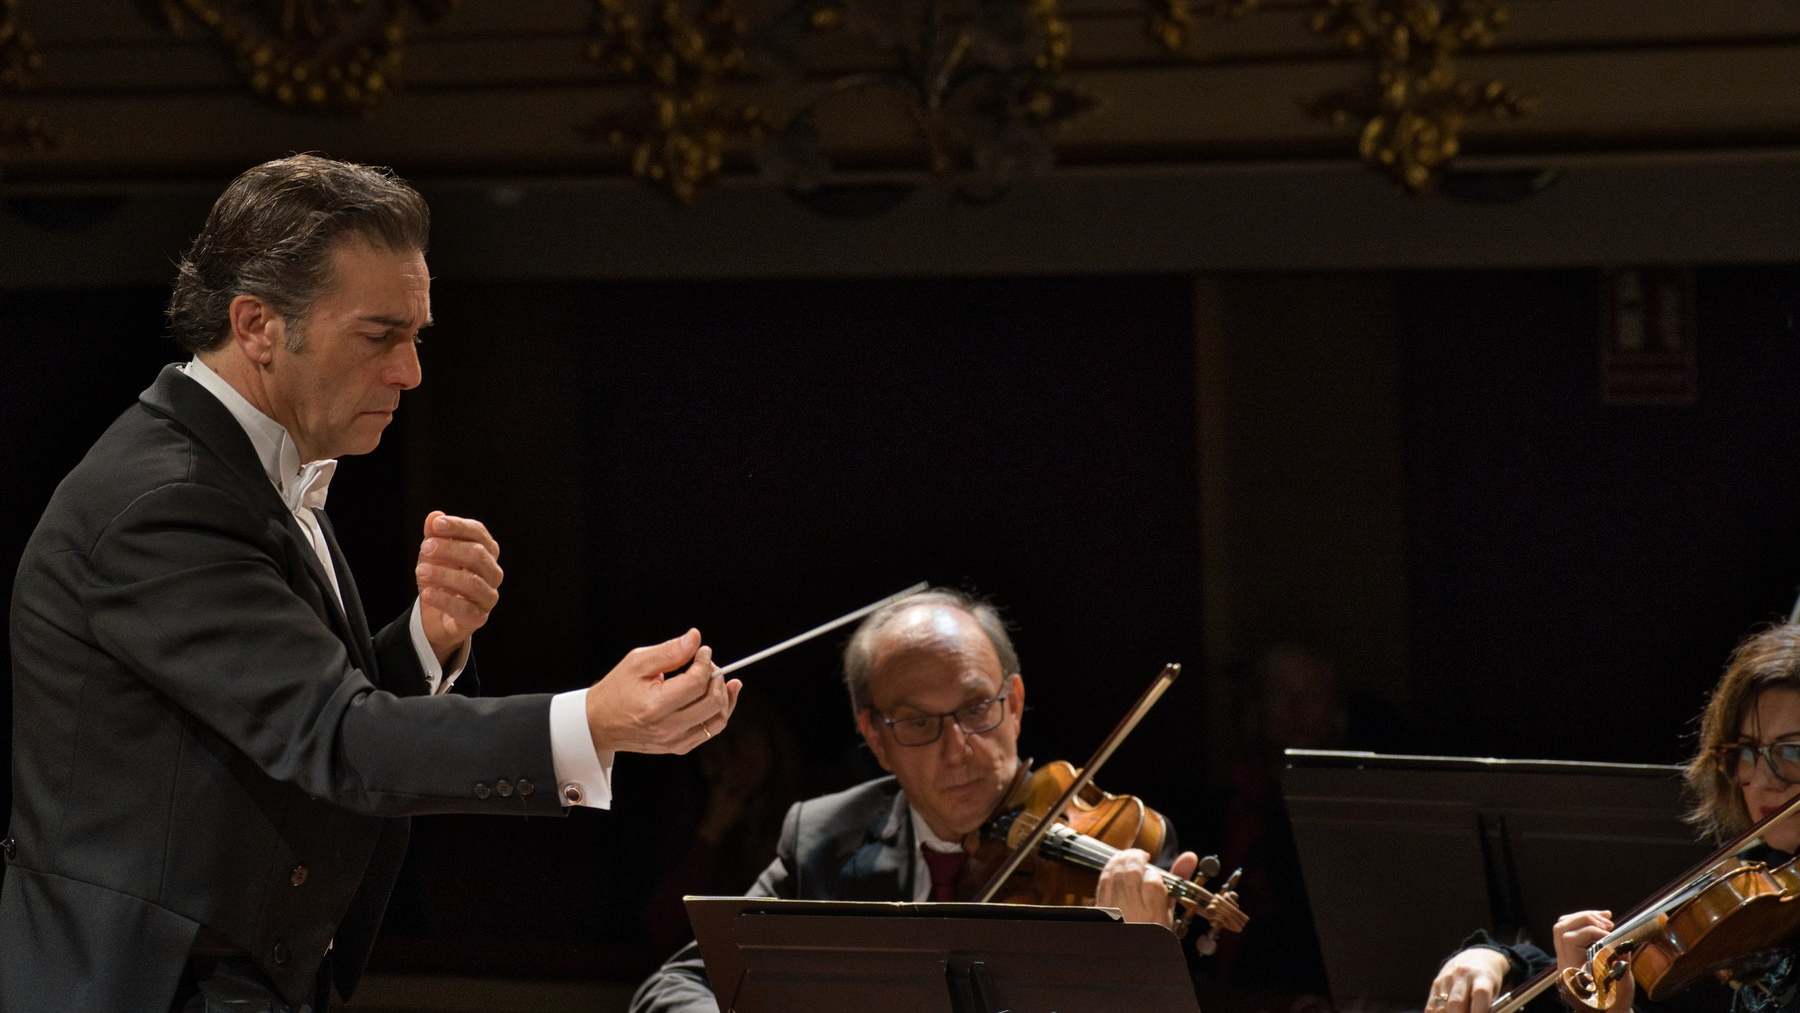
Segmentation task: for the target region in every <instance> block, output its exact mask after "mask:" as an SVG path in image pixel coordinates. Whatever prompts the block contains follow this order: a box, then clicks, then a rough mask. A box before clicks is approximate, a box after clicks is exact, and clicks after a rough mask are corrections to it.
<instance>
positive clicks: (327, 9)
mask: <svg viewBox="0 0 1800 1013" xmlns="http://www.w3.org/2000/svg"><path fill="white" fill-rule="evenodd" d="M456 2H457V0H162V9H163V17H164V19H165V20H166V21H167V22H168V25H169V27H170V29H172V30H173V31H175V32H177V33H181V32H185V31H188V30H189V29H190V28H197V29H199V30H201V31H204V32H207V33H210V34H212V35H214V36H215V37H217V39H218V40H219V42H220V43H221V44H222V45H223V46H224V47H225V48H226V49H227V50H228V51H229V52H230V53H231V55H232V57H233V59H234V60H235V62H236V63H237V67H238V71H239V72H240V73H241V74H242V75H243V76H244V80H245V82H246V83H247V84H248V85H249V86H250V89H251V90H252V91H254V92H255V93H256V94H257V95H259V96H261V97H262V98H264V99H266V100H268V101H271V102H274V103H275V104H277V105H280V106H283V107H286V108H289V109H305V110H315V111H320V112H361V111H364V110H368V109H372V108H374V107H375V106H377V105H379V104H381V102H382V101H383V100H385V99H386V98H387V97H388V95H389V94H390V93H391V92H392V91H393V88H394V85H395V83H396V82H397V81H398V79H399V76H400V67H401V64H402V63H403V62H404V58H405V53H406V32H407V26H408V23H409V21H410V19H411V17H412V16H414V15H415V14H416V15H417V16H418V17H419V18H420V19H421V20H422V21H423V22H424V23H427V24H431V23H435V22H437V21H440V20H442V19H443V18H444V17H445V16H446V15H447V14H448V13H449V12H450V10H451V9H452V8H453V7H454V6H455V5H456Z"/></svg>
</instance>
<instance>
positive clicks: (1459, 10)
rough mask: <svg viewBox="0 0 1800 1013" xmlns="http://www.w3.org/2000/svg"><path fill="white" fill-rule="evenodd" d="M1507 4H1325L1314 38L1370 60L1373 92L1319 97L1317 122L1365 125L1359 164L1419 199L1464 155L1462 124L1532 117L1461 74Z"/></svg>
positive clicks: (1455, 0) (1505, 90)
mask: <svg viewBox="0 0 1800 1013" xmlns="http://www.w3.org/2000/svg"><path fill="white" fill-rule="evenodd" d="M1507 17H1508V12H1507V7H1506V4H1505V3H1504V2H1503V0H1325V3H1324V8H1323V9H1322V10H1319V11H1317V12H1315V13H1314V15H1313V17H1312V29H1313V31H1315V32H1318V33H1319V34H1321V35H1325V36H1328V37H1330V38H1334V39H1336V40H1337V41H1338V42H1340V43H1341V44H1342V45H1343V46H1344V47H1345V48H1347V49H1349V50H1351V51H1352V52H1356V53H1360V54H1364V55H1367V56H1369V57H1371V58H1372V61H1373V68H1372V71H1371V76H1370V79H1369V80H1368V82H1367V83H1365V84H1364V85H1362V86H1360V87H1356V88H1346V89H1343V90H1340V91H1336V92H1332V93H1330V94H1328V95H1325V96H1322V97H1320V98H1319V99H1317V100H1315V101H1314V102H1313V103H1312V104H1311V110H1312V112H1313V113H1314V115H1317V116H1320V117H1323V118H1326V119H1329V120H1330V121H1331V122H1333V123H1336V124H1347V123H1350V122H1352V121H1358V122H1361V124H1362V135H1361V140H1360V144H1359V150H1360V152H1361V155H1362V157H1363V159H1364V160H1365V161H1367V162H1369V163H1370V164H1372V165H1374V166H1376V167H1378V168H1380V169H1381V170H1383V171H1384V172H1386V173H1388V174H1389V175H1390V176H1392V177H1393V178H1394V179H1395V180H1396V181H1397V182H1398V183H1400V185H1401V186H1403V187H1405V188H1406V189H1407V190H1410V191H1412V192H1414V193H1418V192H1422V191H1425V190H1429V189H1431V188H1432V187H1433V186H1434V185H1435V184H1436V182H1437V181H1438V179H1439V178H1440V177H1441V174H1442V172H1443V170H1444V168H1445V167H1446V165H1447V163H1448V162H1449V161H1450V160H1451V159H1452V158H1454V157H1455V156H1456V154H1457V153H1458V151H1460V150H1461V143H1462V142H1461V138H1462V129H1463V125H1464V124H1465V123H1466V122H1467V121H1468V120H1470V119H1472V118H1475V117H1483V118H1487V119H1494V120H1503V119H1509V118H1513V117H1517V116H1522V115H1524V114H1526V113H1528V112H1529V111H1530V109H1531V106H1532V104H1533V103H1532V100H1531V99H1530V98H1527V97H1525V96H1522V95H1520V94H1519V93H1518V92H1516V91H1514V90H1513V89H1512V88H1511V87H1509V86H1508V85H1506V84H1504V83H1502V82H1500V81H1475V80H1470V79H1468V78H1464V77H1461V76H1459V75H1458V74H1457V68H1456V56H1457V54H1458V53H1460V52H1462V51H1464V50H1465V49H1472V48H1480V47H1484V46H1487V45H1490V44H1492V42H1493V39H1494V35H1495V33H1496V32H1497V31H1499V29H1500V28H1501V26H1502V25H1504V24H1505V23H1506V21H1507Z"/></svg>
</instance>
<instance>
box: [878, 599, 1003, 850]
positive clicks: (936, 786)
mask: <svg viewBox="0 0 1800 1013" xmlns="http://www.w3.org/2000/svg"><path fill="white" fill-rule="evenodd" d="M871 653H872V656H873V660H874V665H873V667H872V669H871V671H870V674H869V696H870V702H871V704H872V705H873V706H872V707H871V708H870V709H866V710H864V711H862V713H860V714H858V715H857V718H856V724H857V728H858V730H860V731H861V732H862V735H863V738H864V740H865V741H867V742H868V744H869V748H870V749H871V750H872V751H873V752H874V754H875V758H876V759H877V760H878V761H880V763H881V766H882V768H883V769H885V770H888V771H890V772H892V773H893V774H894V776H895V777H896V778H898V779H899V781H900V787H901V788H902V789H903V790H905V792H906V798H907V800H908V801H909V802H910V803H912V806H913V808H915V809H917V810H918V812H919V815H920V816H921V817H923V818H924V820H925V823H926V824H927V825H928V826H930V827H931V830H932V832H933V833H935V834H937V835H938V836H939V837H942V838H944V839H946V840H951V841H955V840H959V839H961V838H962V837H964V836H965V835H967V834H969V833H971V832H973V831H975V830H977V829H979V828H980V826H981V824H982V823H983V822H985V821H986V820H987V818H988V816H990V815H991V814H992V813H993V811H994V808H995V807H996V806H998V805H999V804H1000V800H1001V798H1002V797H1004V795H1005V794H1006V790H1007V788H1008V787H1010V786H1011V784H1012V779H1013V774H1014V773H1015V772H1016V771H1017V770H1018V766H1019V753H1018V745H1019V713H1020V710H1021V709H1022V708H1023V707H1024V704H1025V684H1024V681H1023V680H1022V679H1021V678H1020V677H1019V675H1018V674H1017V673H1010V672H1003V671H1001V669H1000V659H999V657H998V656H997V655H996V654H995V653H994V647H993V644H991V643H990V642H989V641H988V639H987V636H986V635H985V634H983V633H982V632H981V627H980V626H978V625H977V624H976V623H975V620H974V618H973V617H971V616H970V615H969V614H968V613H966V612H964V611H962V610H961V609H957V608H952V607H949V606H945V605H920V606H916V607H914V608H912V609H909V610H908V611H906V612H904V613H902V614H901V615H899V616H898V617H896V618H895V619H894V620H893V622H892V623H890V624H889V625H888V627H887V628H886V629H884V630H883V631H882V632H881V634H880V636H879V637H878V639H877V640H876V642H875V644H874V650H873V651H872V652H871Z"/></svg>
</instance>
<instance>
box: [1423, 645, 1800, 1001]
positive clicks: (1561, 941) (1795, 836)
mask: <svg viewBox="0 0 1800 1013" xmlns="http://www.w3.org/2000/svg"><path fill="white" fill-rule="evenodd" d="M1685 779H1686V782H1687V788H1688V792H1689V795H1690V796H1691V798H1692V799H1693V803H1694V804H1693V807H1692V808H1691V809H1690V810H1689V812H1688V813H1687V814H1686V818H1687V820H1688V822H1689V823H1691V824H1692V825H1693V826H1694V827H1695V829H1697V830H1699V831H1701V832H1702V833H1703V834H1704V835H1706V836H1707V837H1709V838H1712V839H1715V840H1724V839H1726V838H1729V837H1732V836H1734V835H1736V834H1739V833H1741V832H1742V831H1744V830H1745V829H1747V828H1748V827H1750V825H1751V824H1753V823H1755V822H1757V821H1758V820H1761V819H1764V818H1766V817H1767V816H1769V815H1770V814H1771V813H1773V812H1775V811H1776V810H1777V809H1779V808H1780V807H1781V806H1783V805H1784V804H1786V803H1787V802H1789V801H1791V800H1792V799H1793V798H1794V797H1795V796H1796V795H1800V624H1788V625H1783V626H1776V627H1774V628H1771V629H1769V630H1766V631H1764V632H1762V633H1759V634H1757V635H1755V636H1753V637H1750V638H1749V639H1747V640H1745V641H1744V642H1743V643H1742V644H1739V645H1738V648H1737V650H1735V651H1734V652H1733V653H1732V656H1731V660H1730V661H1729V663H1727V665H1726V668H1725V674H1724V676H1723V677H1722V678H1720V680H1719V684H1718V685H1717V686H1715V687H1714V688H1713V691H1712V695H1711V697H1710V698H1709V699H1708V700H1707V704H1706V708H1705V710H1704V711H1702V713H1701V716H1700V741H1699V746H1698V748H1697V749H1696V750H1695V751H1694V754H1693V756H1692V757H1691V758H1690V759H1689V760H1688V762H1687V765H1686V770H1685ZM1762 839H1763V843H1762V844H1761V845H1758V846H1757V847H1755V848H1754V849H1752V850H1751V851H1747V852H1745V853H1743V855H1742V857H1743V858H1745V859H1751V860H1757V861H1762V862H1764V863H1766V864H1767V865H1768V866H1769V867H1770V868H1775V867H1778V866H1780V865H1782V864H1783V863H1785V862H1787V861H1788V860H1789V859H1791V858H1792V857H1793V856H1794V855H1795V854H1796V853H1800V819H1789V820H1786V821H1785V822H1779V823H1777V824H1776V825H1774V826H1773V827H1772V828H1770V829H1768V830H1767V831H1765V832H1764V833H1763V834H1762ZM1614 928H1615V925H1614V919H1613V912H1611V911H1576V912H1574V913H1572V914H1566V915H1563V916H1562V917H1561V918H1559V919H1557V921H1556V924H1555V926H1554V928H1553V929H1552V930H1551V932H1552V935H1553V937H1554V940H1555V949H1556V954H1555V961H1556V964H1557V966H1558V968H1559V969H1568V968H1580V967H1582V966H1583V965H1584V964H1585V963H1586V961H1587V958H1588V949H1589V947H1590V946H1592V945H1593V944H1594V943H1596V942H1597V941H1599V940H1601V939H1602V938H1603V937H1605V936H1606V935H1607V934H1608V933H1610V932H1612V931H1613V930H1614ZM1797 951H1800V938H1796V937H1793V936H1790V937H1789V938H1788V940H1786V941H1783V942H1781V943H1778V944H1777V945H1775V946H1774V947H1772V948H1770V949H1767V950H1765V951H1763V952H1759V953H1756V954H1752V955H1747V956H1746V957H1744V958H1743V959H1742V960H1739V961H1737V962H1735V966H1734V967H1733V968H1732V973H1731V975H1730V978H1731V981H1730V984H1731V988H1732V992H1731V995H1732V998H1731V1001H1730V1008H1731V1010H1732V1013H1800V1001H1796V986H1797V985H1800V975H1797V974H1796V973H1795V955H1796V952H1797ZM1550 959H1551V958H1550V956H1549V955H1547V954H1545V953H1544V952H1543V951H1542V950H1540V949H1538V948H1537V947H1535V946H1532V945H1531V944H1529V943H1525V944H1520V945H1516V946H1503V945H1500V944H1497V943H1495V942H1493V941H1492V940H1491V939H1489V938H1488V937H1487V936H1486V934H1485V933H1477V934H1476V935H1475V936H1472V937H1471V938H1470V940H1469V941H1468V943H1466V944H1465V948H1464V949H1463V950H1461V951H1459V952H1457V953H1456V954H1454V955H1453V956H1451V957H1450V959H1449V960H1446V961H1445V962H1444V964H1443V966H1442V967H1440V968H1439V969H1438V973H1437V976H1436V977H1435V978H1434V979H1433V980H1432V983H1431V991H1430V993H1429V994H1428V998H1427V999H1426V1004H1425V1009H1426V1013H1486V1011H1487V1009H1488V1007H1489V1005H1490V1004H1491V1003H1492V1002H1493V1000H1494V998H1495V996H1496V995H1498V994H1499V993H1501V992H1503V991H1504V990H1506V989H1508V988H1513V987H1516V986H1517V985H1519V983H1520V982H1521V981H1522V980H1523V979H1524V978H1526V977H1527V976H1528V975H1530V974H1535V973H1537V972H1538V971H1539V970H1541V969H1542V968H1544V967H1547V966H1548V965H1549V963H1550ZM1635 998H1636V990H1635V989H1634V987H1633V981H1632V977H1631V975H1629V974H1627V975H1625V976H1624V977H1623V978H1622V979H1621V980H1620V981H1619V982H1618V986H1617V991H1616V993H1615V996H1614V998H1613V1002H1612V1007H1611V1008H1612V1009H1614V1010H1617V1011H1621V1013H1622V1011H1625V1010H1629V1009H1630V1008H1631V1007H1632V1004H1633V1001H1634V999H1635ZM1639 1004H1640V1005H1641V1004H1642V1002H1641V1000H1639Z"/></svg>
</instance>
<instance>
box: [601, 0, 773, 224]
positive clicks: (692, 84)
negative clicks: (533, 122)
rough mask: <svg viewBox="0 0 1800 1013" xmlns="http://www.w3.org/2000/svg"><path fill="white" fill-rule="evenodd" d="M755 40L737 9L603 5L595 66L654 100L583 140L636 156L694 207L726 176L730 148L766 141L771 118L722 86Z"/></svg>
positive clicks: (726, 5)
mask: <svg viewBox="0 0 1800 1013" xmlns="http://www.w3.org/2000/svg"><path fill="white" fill-rule="evenodd" d="M645 8H653V10H650V11H647V10H646V9H645ZM747 34H748V27H747V23H746V21H745V17H744V14H743V12H742V11H741V10H740V9H739V7H738V4H737V3H736V2H734V0H703V2H701V3H700V4H698V5H697V7H696V8H695V9H692V10H690V7H689V6H688V5H687V4H684V3H683V2H681V0H650V2H648V3H645V2H640V0H594V36H595V38H594V41H593V42H591V43H590V44H589V45H588V52H587V55H588V59H590V60H592V61H593V62H594V63H597V64H599V65H600V67H601V68H602V69H603V70H604V71H606V72H608V73H610V74H614V75H618V76H620V77H623V78H625V79H627V80H630V81H635V82H638V83H641V84H642V85H644V87H645V89H646V93H645V96H644V100H643V101H642V102H641V103H639V104H638V105H636V106H634V107H632V108H630V109H627V110H623V111H620V112H616V113H610V114H606V115H602V116H599V117H596V118H595V119H594V120H593V121H591V122H590V123H589V124H588V125H587V126H585V127H583V128H582V132H583V133H584V134H585V135H586V136H588V137H589V138H591V139H594V140H602V141H605V142H607V143H609V144H614V145H617V146H620V147H626V148H629V149H630V150H631V171H632V174H633V175H635V176H637V177H638V178H640V179H643V180H646V181H648V182H650V183H652V184H654V185H656V186H658V187H661V188H662V189H664V190H666V191H667V192H668V193H669V195H670V196H672V197H674V198H675V199H676V200H678V201H680V202H681V203H683V204H691V203H693V202H694V198H695V197H697V196H698V195H699V192H700V188H701V187H702V186H704V185H705V184H707V183H708V182H710V181H711V180H712V179H713V177H715V176H717V175H718V174H719V170H720V169H721V168H722V167H723V166H724V162H725V151H726V149H727V148H728V147H730V146H732V145H734V144H751V143H754V142H756V141H757V140H759V139H760V138H761V137H762V135H763V130H764V119H763V113H762V110H761V109H759V108H758V107H757V106H755V105H753V104H747V103H734V102H729V101H726V100H725V99H723V98H722V97H721V96H720V94H719V86H720V84H721V83H723V82H724V81H725V80H726V79H727V78H728V77H729V76H731V75H734V74H739V73H742V72H743V70H744V67H745V63H746V56H745V38H746V36H747Z"/></svg>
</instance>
